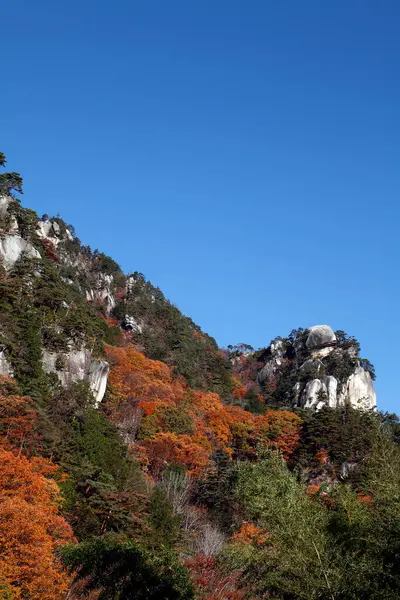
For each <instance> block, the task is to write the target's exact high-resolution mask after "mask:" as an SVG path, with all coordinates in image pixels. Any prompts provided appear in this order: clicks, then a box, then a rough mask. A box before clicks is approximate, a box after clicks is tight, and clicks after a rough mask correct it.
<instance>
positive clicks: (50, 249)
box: [42, 238, 60, 263]
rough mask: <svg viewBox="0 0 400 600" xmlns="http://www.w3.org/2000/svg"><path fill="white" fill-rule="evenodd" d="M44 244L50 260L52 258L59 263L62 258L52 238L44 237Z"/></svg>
mask: <svg viewBox="0 0 400 600" xmlns="http://www.w3.org/2000/svg"><path fill="white" fill-rule="evenodd" d="M42 245H43V249H44V253H45V255H46V258H48V259H49V260H52V261H53V262H56V263H59V262H60V259H59V258H58V256H57V250H56V247H55V245H54V244H53V242H52V241H51V240H48V239H46V238H44V239H42Z"/></svg>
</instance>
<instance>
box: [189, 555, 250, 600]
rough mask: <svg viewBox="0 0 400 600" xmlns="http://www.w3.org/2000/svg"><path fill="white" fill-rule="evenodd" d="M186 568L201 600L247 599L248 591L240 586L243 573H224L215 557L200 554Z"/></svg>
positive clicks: (237, 571)
mask: <svg viewBox="0 0 400 600" xmlns="http://www.w3.org/2000/svg"><path fill="white" fill-rule="evenodd" d="M185 566H186V567H187V568H188V569H189V572H190V574H191V577H192V581H193V584H194V586H195V589H196V592H197V597H198V598H199V600H244V598H246V597H247V592H248V590H247V589H246V588H243V587H242V586H241V585H240V579H241V576H242V572H241V571H239V570H236V571H231V572H230V573H229V574H227V573H224V572H223V571H222V569H221V568H220V567H219V565H218V563H217V561H216V559H215V558H214V557H211V556H204V555H202V554H198V555H197V556H195V557H194V558H193V559H192V560H188V561H187V562H186V563H185Z"/></svg>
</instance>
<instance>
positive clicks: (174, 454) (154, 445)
mask: <svg viewBox="0 0 400 600" xmlns="http://www.w3.org/2000/svg"><path fill="white" fill-rule="evenodd" d="M106 352H107V358H108V360H109V362H110V364H111V372H110V378H109V382H110V401H109V410H110V413H111V418H112V419H113V420H114V421H115V422H117V423H122V422H124V421H126V420H129V418H130V417H129V415H132V414H133V408H134V407H139V409H140V410H141V414H142V423H141V428H140V427H139V439H138V440H137V441H136V444H135V448H134V451H135V453H136V454H139V455H140V457H141V462H142V464H143V465H144V466H145V467H146V468H148V469H149V471H150V472H151V473H159V472H160V470H161V469H162V468H164V466H166V465H168V464H171V463H175V464H179V465H183V466H185V467H186V468H187V469H188V471H189V472H190V473H192V474H193V475H199V474H200V473H201V471H202V470H203V469H204V468H205V467H206V466H207V463H208V461H209V459H210V456H211V454H212V453H213V451H215V450H217V449H223V450H225V451H226V452H228V454H229V455H230V456H233V455H237V456H239V455H240V456H244V457H246V456H247V457H251V456H255V455H256V448H257V445H258V444H259V443H267V444H268V445H269V446H271V447H273V448H276V449H279V450H280V451H281V452H282V453H283V455H284V457H285V458H288V457H289V456H290V454H291V453H292V452H293V450H294V448H295V447H296V444H297V442H298V439H299V428H300V424H301V420H300V418H299V417H298V416H296V415H295V414H294V413H292V412H289V411H271V410H270V411H266V413H264V414H263V415H253V414H252V413H250V412H247V411H245V410H243V409H242V408H240V407H238V406H226V405H224V404H223V403H222V402H221V399H220V397H219V396H218V394H215V393H210V392H200V391H195V390H192V389H190V388H189V387H188V386H187V385H186V384H185V382H184V381H183V380H182V379H179V378H174V375H173V369H172V368H171V367H169V366H167V365H166V364H164V363H162V362H160V361H155V360H150V359H148V358H146V357H145V356H144V355H143V354H141V353H140V352H138V351H137V350H136V349H135V348H134V347H133V346H126V347H123V348H115V347H108V348H107V349H106ZM236 389H237V390H238V391H237V393H238V394H239V395H240V394H242V393H243V390H244V387H243V386H242V385H241V384H240V382H239V381H237V388H236ZM165 411H167V412H165ZM188 424H190V432H189V431H187V429H186V430H185V426H187V425H188ZM138 446H140V448H141V449H140V450H139V449H138Z"/></svg>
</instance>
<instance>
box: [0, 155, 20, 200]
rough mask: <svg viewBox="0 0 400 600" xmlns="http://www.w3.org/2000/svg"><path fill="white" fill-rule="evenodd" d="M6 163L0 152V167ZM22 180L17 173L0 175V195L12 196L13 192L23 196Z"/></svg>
mask: <svg viewBox="0 0 400 600" xmlns="http://www.w3.org/2000/svg"><path fill="white" fill-rule="evenodd" d="M6 163H7V160H6V157H5V155H4V154H3V152H0V167H5V166H6ZM22 185H23V179H22V177H21V175H20V174H19V173H14V172H10V173H0V194H1V195H13V194H14V193H15V192H17V193H18V194H23V191H22Z"/></svg>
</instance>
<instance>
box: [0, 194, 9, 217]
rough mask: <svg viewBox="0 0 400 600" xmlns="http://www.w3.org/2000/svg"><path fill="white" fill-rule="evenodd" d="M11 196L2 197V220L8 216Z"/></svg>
mask: <svg viewBox="0 0 400 600" xmlns="http://www.w3.org/2000/svg"><path fill="white" fill-rule="evenodd" d="M11 200H12V198H11V196H0V218H2V219H3V218H4V217H5V216H7V210H8V205H9V204H10V202H11Z"/></svg>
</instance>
